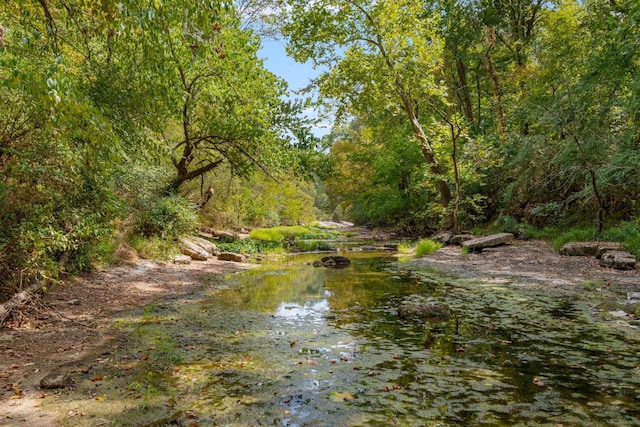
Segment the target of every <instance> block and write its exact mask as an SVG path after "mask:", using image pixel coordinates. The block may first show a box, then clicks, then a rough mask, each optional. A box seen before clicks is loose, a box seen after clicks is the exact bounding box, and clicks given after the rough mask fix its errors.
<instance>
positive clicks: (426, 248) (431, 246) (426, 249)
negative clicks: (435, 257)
mask: <svg viewBox="0 0 640 427" xmlns="http://www.w3.org/2000/svg"><path fill="white" fill-rule="evenodd" d="M441 247H442V243H440V242H436V241H434V240H430V239H420V240H419V241H418V244H417V245H416V256H417V257H422V256H425V255H429V254H432V253H434V252H435V251H437V250H438V249H440V248H441Z"/></svg>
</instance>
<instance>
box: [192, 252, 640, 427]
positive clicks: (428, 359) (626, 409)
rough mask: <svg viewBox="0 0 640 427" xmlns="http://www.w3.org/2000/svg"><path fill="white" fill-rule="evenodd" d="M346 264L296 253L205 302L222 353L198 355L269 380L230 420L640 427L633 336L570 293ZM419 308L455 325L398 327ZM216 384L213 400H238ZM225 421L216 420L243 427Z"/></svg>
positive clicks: (223, 382)
mask: <svg viewBox="0 0 640 427" xmlns="http://www.w3.org/2000/svg"><path fill="white" fill-rule="evenodd" d="M349 256H350V257H351V258H352V263H351V265H350V266H349V267H348V268H346V269H340V270H336V269H328V268H324V267H320V268H315V267H313V266H312V265H311V263H312V262H313V261H314V260H315V259H317V258H318V257H317V256H314V255H311V256H310V255H298V256H296V257H293V258H291V260H290V261H289V262H287V263H284V264H277V265H272V266H265V269H263V270H254V271H250V272H246V273H244V274H241V275H236V276H233V277H232V278H230V279H228V282H229V284H230V287H229V289H228V290H226V291H224V292H218V293H216V294H215V295H213V296H212V297H211V299H209V300H207V302H206V303H205V306H206V307H207V309H208V312H209V313H214V314H212V315H211V318H210V321H211V323H212V328H215V329H216V331H217V335H218V338H219V340H220V341H221V343H224V345H223V344H220V345H218V346H216V347H214V348H212V350H211V353H210V354H209V355H208V357H209V358H211V359H216V358H218V359H224V358H230V357H232V356H230V354H243V355H249V357H251V358H252V360H255V361H259V363H257V362H256V364H257V365H259V366H260V367H261V368H260V369H263V370H264V371H265V372H267V373H266V374H264V373H261V372H256V376H258V377H260V375H261V374H264V376H265V379H262V380H257V379H256V380H254V381H255V382H256V383H258V382H259V383H260V384H263V385H262V386H261V387H260V389H256V388H255V387H252V385H251V384H245V385H244V388H243V389H242V390H243V393H244V394H251V395H252V396H253V397H254V399H255V400H256V402H260V403H255V404H253V405H250V406H244V407H242V408H237V410H235V412H234V414H236V415H234V416H237V417H240V418H241V419H242V420H245V421H246V420H248V419H253V422H254V424H251V423H248V424H247V425H256V424H255V420H256V419H257V420H259V421H260V423H261V424H271V425H288V426H295V425H300V426H303V425H314V426H336V425H344V426H359V425H363V426H364V425H367V426H370V425H380V426H382V425H385V426H386V425H392V424H393V425H429V426H431V425H433V426H435V425H440V426H453V425H478V426H480V425H483V426H512V425H522V426H525V425H526V426H530V425H531V426H557V425H571V426H600V425H602V426H618V425H620V426H622V425H625V426H626V425H640V419H639V418H638V417H640V411H639V410H638V405H639V404H640V371H639V370H638V368H637V366H638V363H640V353H639V352H638V344H639V342H640V341H639V340H638V337H637V334H636V335H633V334H632V335H628V334H620V333H618V332H616V331H614V330H612V329H610V328H607V327H606V325H604V324H603V323H602V322H598V321H597V319H594V318H593V317H592V316H591V314H590V311H589V308H588V305H587V304H586V302H585V301H583V300H581V299H580V296H579V295H577V294H571V293H570V292H571V291H570V290H568V289H564V290H563V289H539V288H526V287H512V286H509V284H506V283H505V284H497V283H495V282H491V281H486V282H483V281H476V282H463V281H457V280H455V279H452V278H447V277H444V276H442V275H440V274H439V273H437V272H435V271H418V270H416V269H415V268H402V266H401V265H399V264H397V263H395V261H394V258H392V257H390V256H389V255H386V254H358V253H350V254H349ZM416 298H418V299H419V298H430V299H434V300H438V301H443V302H445V303H446V304H447V305H449V306H450V307H451V309H452V316H450V317H449V318H448V319H445V320H439V321H423V322H415V321H406V320H401V319H399V318H398V316H397V307H398V306H399V305H400V304H402V303H403V302H406V301H410V300H412V299H416ZM239 331H240V332H241V333H239ZM223 350H224V351H226V353H224V352H223ZM225 360H226V359H225ZM212 365H215V364H214V363H212ZM238 377H240V378H244V377H246V372H245V371H242V372H239V373H235V372H234V375H233V376H231V377H229V378H236V379H237V378H238ZM217 378H218V379H217V382H216V387H217V388H218V389H217V392H219V389H222V390H226V391H225V392H226V393H235V390H236V389H237V384H235V383H234V384H232V383H231V379H227V377H217ZM234 387H235V388H234ZM346 392H348V394H346ZM223 394H224V393H223ZM348 396H351V397H348ZM347 397H348V398H347ZM264 413H269V414H271V415H269V417H270V418H269V419H266V418H264V417H266V416H265V415H262V414H264ZM234 420H235V418H233V417H232V416H231V415H228V414H223V415H220V414H219V417H218V418H217V422H218V421H219V422H221V423H222V424H228V425H245V424H240V423H238V424H235V423H236V421H234Z"/></svg>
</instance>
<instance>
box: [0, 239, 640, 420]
mask: <svg viewBox="0 0 640 427" xmlns="http://www.w3.org/2000/svg"><path fill="white" fill-rule="evenodd" d="M416 262H417V263H419V264H420V265H425V266H432V267H435V268H437V269H439V270H443V271H445V272H449V273H451V274H453V275H456V276H461V277H485V278H486V277H490V278H496V279H499V280H510V281H513V282H522V283H533V284H534V285H540V286H547V285H551V286H572V285H581V284H582V285H584V284H585V283H587V282H588V283H592V284H593V283H595V284H598V283H599V284H601V285H602V286H603V287H608V288H616V289H618V290H619V291H620V292H627V291H639V290H640V272H639V271H638V270H633V271H615V270H611V269H605V268H602V267H600V266H599V265H598V261H597V260H596V259H593V258H587V257H562V256H559V255H557V254H556V253H554V251H553V249H552V248H551V247H550V246H549V245H548V244H547V243H545V242H541V241H524V242H522V241H518V242H515V243H514V244H512V245H507V246H502V247H499V248H494V249H490V250H485V251H484V252H483V253H481V254H469V255H467V256H463V255H462V254H461V251H460V248H459V247H457V246H449V247H445V248H443V249H441V250H439V251H438V252H436V253H434V254H431V255H428V256H426V257H424V258H421V259H419V260H417V261H416ZM247 268H251V265H249V264H236V263H232V262H224V261H218V260H215V259H212V260H209V261H207V262H196V263H192V264H191V265H173V264H167V263H157V262H150V261H143V260H139V261H136V262H133V263H131V264H128V265H126V266H122V267H118V268H113V269H108V270H98V271H95V272H93V273H90V274H88V275H86V276H83V277H78V278H76V279H74V280H73V281H71V282H70V283H69V284H67V285H60V286H55V287H53V288H52V289H50V290H49V292H47V293H46V294H45V295H44V296H43V298H41V299H39V300H37V301H34V302H33V303H31V304H30V305H28V306H26V307H25V308H24V309H22V311H20V312H18V313H17V314H16V315H14V316H13V318H12V319H11V320H10V321H8V322H6V323H5V325H4V326H3V327H2V328H1V329H0V426H50V425H54V424H55V419H56V418H57V417H59V416H60V415H64V416H76V415H77V416H82V414H53V413H48V412H47V411H45V410H44V409H42V408H41V405H40V401H41V399H43V398H44V397H46V396H51V395H55V393H56V391H52V390H44V389H41V388H40V387H39V382H40V380H41V379H42V378H43V377H45V376H46V375H47V374H49V373H52V372H59V371H60V370H61V369H64V367H65V366H69V365H70V364H72V363H73V362H76V361H78V360H81V359H84V358H87V356H95V357H96V358H99V357H100V355H101V354H109V351H113V349H114V348H118V346H121V345H122V344H123V339H124V338H123V337H120V336H119V332H118V330H117V328H115V327H114V325H115V323H116V322H117V320H118V319H119V318H121V317H122V316H123V315H124V313H127V312H131V311H133V310H135V309H139V308H140V307H143V306H145V305H147V304H150V303H160V302H162V301H168V300H178V299H181V298H187V297H188V296H193V295H195V294H197V291H198V290H199V289H201V288H202V286H203V278H205V277H206V276H207V275H212V274H230V273H234V272H237V271H241V270H244V269H247Z"/></svg>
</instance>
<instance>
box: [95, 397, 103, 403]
mask: <svg viewBox="0 0 640 427" xmlns="http://www.w3.org/2000/svg"><path fill="white" fill-rule="evenodd" d="M96 400H97V401H98V402H102V401H103V400H104V397H102V396H98V397H96Z"/></svg>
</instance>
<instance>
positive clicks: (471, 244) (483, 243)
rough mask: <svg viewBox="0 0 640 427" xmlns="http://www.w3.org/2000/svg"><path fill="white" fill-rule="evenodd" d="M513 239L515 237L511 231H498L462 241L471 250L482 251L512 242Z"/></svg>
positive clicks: (463, 245)
mask: <svg viewBox="0 0 640 427" xmlns="http://www.w3.org/2000/svg"><path fill="white" fill-rule="evenodd" d="M513 239H514V237H513V234H511V233H498V234H492V235H490V236H483V237H478V238H476V239H471V240H466V241H464V242H462V247H463V248H467V249H469V251H470V252H482V249H484V248H491V247H493V246H500V245H504V244H507V243H509V242H511V241H512V240H513Z"/></svg>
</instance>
